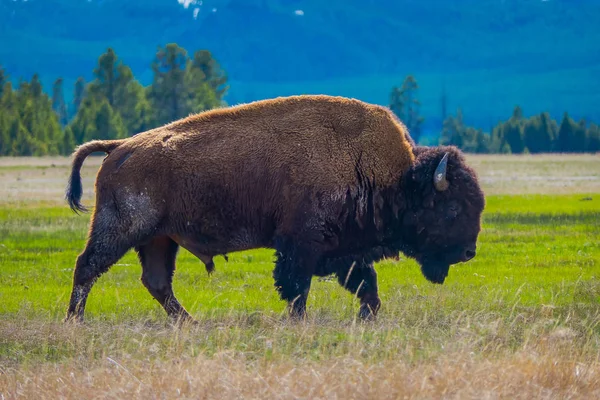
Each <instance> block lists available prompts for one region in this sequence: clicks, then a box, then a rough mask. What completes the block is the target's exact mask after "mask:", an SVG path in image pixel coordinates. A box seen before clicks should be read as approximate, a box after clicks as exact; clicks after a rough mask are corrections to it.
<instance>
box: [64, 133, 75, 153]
mask: <svg viewBox="0 0 600 400" xmlns="http://www.w3.org/2000/svg"><path fill="white" fill-rule="evenodd" d="M74 150H75V136H73V131H72V130H71V127H69V126H67V127H66V128H65V132H64V134H63V142H62V146H61V154H63V155H69V154H71V153H72V152H73V151H74Z"/></svg>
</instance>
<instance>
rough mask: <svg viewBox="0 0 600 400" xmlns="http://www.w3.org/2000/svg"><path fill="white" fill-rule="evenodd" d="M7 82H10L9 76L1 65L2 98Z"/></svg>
mask: <svg viewBox="0 0 600 400" xmlns="http://www.w3.org/2000/svg"><path fill="white" fill-rule="evenodd" d="M6 82H8V74H7V73H6V72H5V71H4V68H3V67H2V65H0V97H2V92H3V91H4V85H5V84H6Z"/></svg>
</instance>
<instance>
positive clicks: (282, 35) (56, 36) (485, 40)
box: [0, 0, 600, 135]
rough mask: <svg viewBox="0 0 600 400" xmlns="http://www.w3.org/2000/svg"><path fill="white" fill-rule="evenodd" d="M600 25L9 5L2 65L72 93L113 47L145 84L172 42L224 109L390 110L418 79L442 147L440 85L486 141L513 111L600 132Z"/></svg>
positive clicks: (308, 11)
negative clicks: (222, 90)
mask: <svg viewBox="0 0 600 400" xmlns="http://www.w3.org/2000/svg"><path fill="white" fill-rule="evenodd" d="M598 21H600V2H597V1H593V0H547V1H541V0H465V1H459V2H450V1H441V0H437V1H433V0H429V1H417V0H403V1H391V0H388V1H374V0H364V1H356V0H345V1H341V0H331V1H327V2H322V1H320V0H256V1H246V0H203V1H199V0H146V1H143V2H142V1H129V2H123V1H117V0H88V1H75V0H45V1H42V0H27V1H24V0H15V1H8V0H7V1H2V2H0V42H1V45H0V64H2V65H3V66H4V68H5V70H6V72H7V73H8V74H10V75H11V77H12V79H13V82H16V81H18V79H19V78H23V79H26V80H30V79H31V77H32V76H33V74H36V73H37V74H39V79H40V81H41V82H42V83H43V85H44V87H45V88H48V89H50V88H51V87H52V84H53V82H54V80H55V79H56V78H57V77H62V78H63V80H64V84H65V87H72V85H73V84H74V83H75V81H76V80H77V78H78V77H79V76H82V77H83V78H84V79H85V80H86V81H91V80H92V79H93V76H92V70H93V68H94V65H95V64H96V60H97V57H98V55H99V54H102V53H103V52H105V51H106V49H107V48H108V47H111V48H113V49H114V50H115V51H116V52H117V53H118V54H119V55H120V57H121V58H122V60H123V61H124V62H125V63H126V64H127V65H129V66H130V67H131V70H132V71H133V73H134V74H135V76H136V77H137V78H138V80H139V81H140V83H141V84H143V85H149V84H151V83H152V79H153V71H152V68H151V66H150V64H151V61H152V58H153V54H154V53H155V52H156V49H157V47H158V46H163V45H164V44H165V43H178V44H179V45H181V46H182V47H184V48H188V49H207V50H209V51H210V52H211V53H212V54H213V55H214V56H215V57H216V59H218V60H219V62H220V63H221V65H223V67H224V68H225V69H226V70H227V71H228V75H229V82H230V86H231V89H230V90H229V91H228V93H227V95H226V97H225V100H226V101H227V102H228V103H229V104H232V103H238V102H247V101H251V100H256V99H260V98H265V97H274V96H279V95H289V94H296V93H329V94H340V95H346V96H352V97H358V98H361V99H363V100H366V101H371V102H375V103H379V104H386V103H387V102H388V101H389V91H390V88H391V87H392V86H395V85H400V84H401V83H402V81H403V79H404V77H405V76H406V75H409V74H411V75H413V76H415V77H416V79H417V80H418V81H419V85H420V100H421V112H422V114H423V116H424V117H425V120H424V123H423V129H424V131H425V134H434V135H437V134H438V133H439V131H440V129H441V127H442V119H443V118H442V115H441V114H442V112H441V100H440V98H441V93H442V88H443V87H444V86H445V88H446V93H447V98H446V105H447V109H448V110H450V111H451V112H455V111H456V109H457V108H459V107H460V108H461V109H462V111H463V113H464V119H465V121H466V122H468V123H469V124H471V125H474V126H478V127H481V128H482V129H489V128H490V127H491V126H493V125H495V124H497V123H498V122H499V121H500V120H503V119H505V117H506V115H510V113H511V111H512V110H513V108H514V107H515V106H516V105H520V106H521V107H522V110H523V113H524V114H525V115H526V116H532V115H537V114H539V113H541V112H549V113H550V115H551V116H552V117H553V118H555V119H560V118H561V117H562V115H563V113H564V112H565V111H569V112H570V113H571V114H572V115H573V116H574V118H575V119H576V120H579V119H580V118H587V119H594V120H600V115H599V114H600V111H598V110H599V108H598V107H597V104H600V80H598V79H597V77H598V76H600V52H599V51H597V50H598V48H597V44H598V43H600V29H599V28H598ZM48 93H50V91H49V90H48ZM70 96H71V91H68V92H66V98H67V101H70Z"/></svg>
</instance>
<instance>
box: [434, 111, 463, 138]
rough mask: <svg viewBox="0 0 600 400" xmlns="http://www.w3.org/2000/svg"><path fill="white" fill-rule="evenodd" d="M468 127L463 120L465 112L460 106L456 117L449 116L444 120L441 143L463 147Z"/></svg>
mask: <svg viewBox="0 0 600 400" xmlns="http://www.w3.org/2000/svg"><path fill="white" fill-rule="evenodd" d="M465 131H466V127H465V124H464V121H463V113H462V110H461V109H460V108H459V109H458V110H457V111H456V118H455V117H452V116H450V117H448V118H446V120H444V124H443V127H442V134H441V135H440V144H441V145H446V146H450V145H452V146H457V147H459V148H462V147H463V146H464V141H465V133H466V132H465Z"/></svg>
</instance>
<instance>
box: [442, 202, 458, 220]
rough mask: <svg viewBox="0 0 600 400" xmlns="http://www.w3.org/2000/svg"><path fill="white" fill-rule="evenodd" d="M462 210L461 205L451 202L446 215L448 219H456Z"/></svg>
mask: <svg viewBox="0 0 600 400" xmlns="http://www.w3.org/2000/svg"><path fill="white" fill-rule="evenodd" d="M460 211H461V207H460V205H458V204H451V205H450V206H448V209H447V212H446V215H447V218H448V219H454V218H456V217H457V216H458V214H459V213H460Z"/></svg>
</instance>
